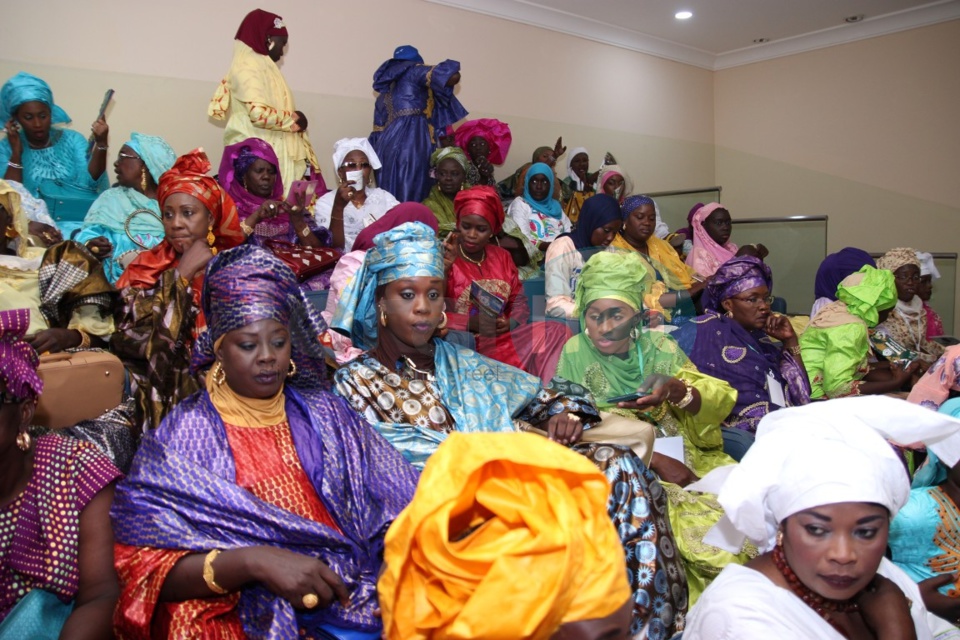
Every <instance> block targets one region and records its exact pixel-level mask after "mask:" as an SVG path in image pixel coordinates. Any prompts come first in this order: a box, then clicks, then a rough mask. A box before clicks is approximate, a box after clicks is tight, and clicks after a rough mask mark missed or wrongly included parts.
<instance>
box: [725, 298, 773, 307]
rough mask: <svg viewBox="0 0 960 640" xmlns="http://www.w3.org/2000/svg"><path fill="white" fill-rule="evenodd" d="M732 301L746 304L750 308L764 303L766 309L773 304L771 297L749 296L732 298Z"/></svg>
mask: <svg viewBox="0 0 960 640" xmlns="http://www.w3.org/2000/svg"><path fill="white" fill-rule="evenodd" d="M733 299H734V300H737V301H739V302H743V303H744V304H748V305H750V306H751V307H759V306H760V303H762V302H765V303H766V304H767V306H768V307H769V306H770V305H772V304H773V296H762V297H761V296H750V297H749V298H740V297H737V296H733Z"/></svg>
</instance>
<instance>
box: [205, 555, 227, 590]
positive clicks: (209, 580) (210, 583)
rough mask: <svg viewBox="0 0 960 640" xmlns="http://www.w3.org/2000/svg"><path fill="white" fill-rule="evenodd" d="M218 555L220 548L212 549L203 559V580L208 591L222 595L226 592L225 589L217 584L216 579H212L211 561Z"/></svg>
mask: <svg viewBox="0 0 960 640" xmlns="http://www.w3.org/2000/svg"><path fill="white" fill-rule="evenodd" d="M218 555H220V549H214V550H213V551H211V552H210V553H208V554H207V557H205V558H204V559H203V581H204V582H206V583H207V587H208V588H209V589H210V591H213V592H214V593H219V594H220V595H223V594H225V593H228V592H227V590H226V589H224V588H223V587H221V586H220V585H218V584H217V582H216V580H214V579H213V561H214V560H216V559H217V556H218Z"/></svg>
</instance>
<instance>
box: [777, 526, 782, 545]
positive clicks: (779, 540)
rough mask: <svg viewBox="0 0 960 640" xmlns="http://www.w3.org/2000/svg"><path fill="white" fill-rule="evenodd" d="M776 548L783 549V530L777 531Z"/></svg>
mask: <svg viewBox="0 0 960 640" xmlns="http://www.w3.org/2000/svg"><path fill="white" fill-rule="evenodd" d="M777 546H778V547H783V529H777Z"/></svg>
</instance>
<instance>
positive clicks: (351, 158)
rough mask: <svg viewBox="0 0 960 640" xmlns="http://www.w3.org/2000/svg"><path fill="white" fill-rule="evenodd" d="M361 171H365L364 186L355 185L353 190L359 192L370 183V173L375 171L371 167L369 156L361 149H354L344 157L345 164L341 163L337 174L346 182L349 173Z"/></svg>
mask: <svg viewBox="0 0 960 640" xmlns="http://www.w3.org/2000/svg"><path fill="white" fill-rule="evenodd" d="M361 169H362V170H363V184H355V185H353V188H354V189H357V190H358V191H359V190H360V189H363V188H364V187H365V186H367V183H369V182H370V173H371V172H372V171H373V167H371V166H370V161H369V160H368V159H367V154H365V153H364V152H363V151H360V150H359V149H354V150H353V151H351V152H350V153H348V154H347V155H345V156H344V157H343V162H341V163H340V168H339V169H337V174H338V175H339V176H340V179H341V180H344V181H345V180H346V179H347V171H360V170H361Z"/></svg>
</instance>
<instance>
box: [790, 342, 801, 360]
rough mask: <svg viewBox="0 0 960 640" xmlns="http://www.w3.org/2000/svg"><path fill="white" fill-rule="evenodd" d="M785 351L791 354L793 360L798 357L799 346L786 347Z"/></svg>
mask: <svg viewBox="0 0 960 640" xmlns="http://www.w3.org/2000/svg"><path fill="white" fill-rule="evenodd" d="M787 351H789V352H790V353H792V354H793V357H794V358H799V357H800V345H795V346H793V347H787Z"/></svg>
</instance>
